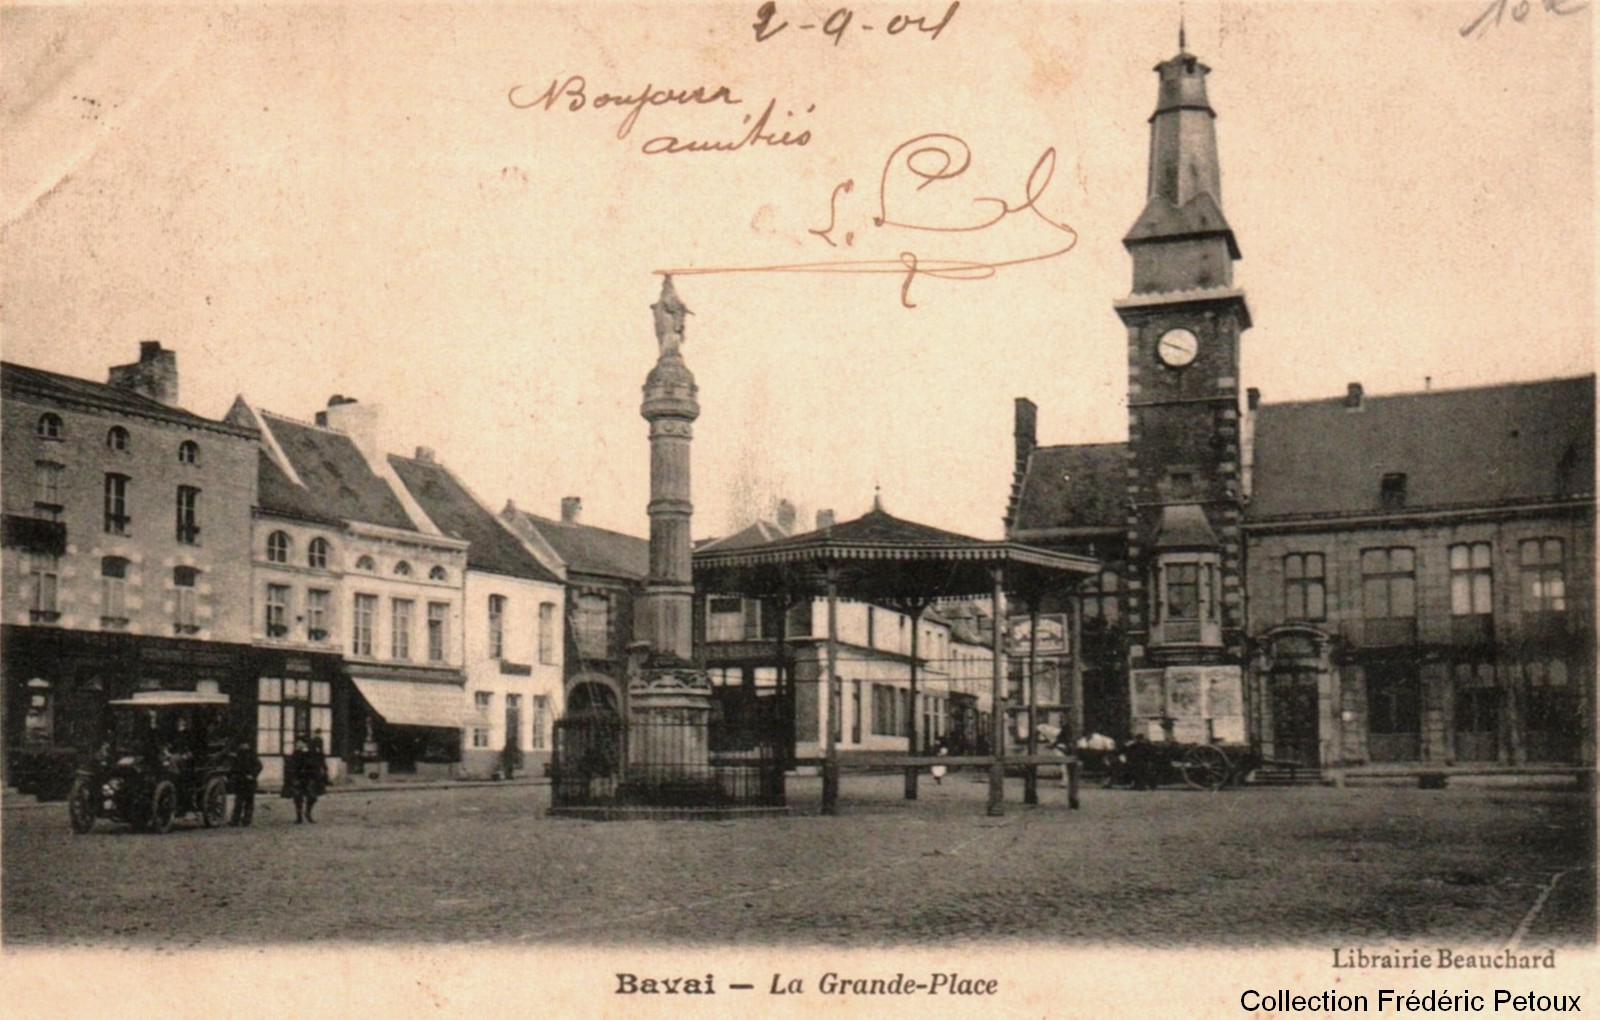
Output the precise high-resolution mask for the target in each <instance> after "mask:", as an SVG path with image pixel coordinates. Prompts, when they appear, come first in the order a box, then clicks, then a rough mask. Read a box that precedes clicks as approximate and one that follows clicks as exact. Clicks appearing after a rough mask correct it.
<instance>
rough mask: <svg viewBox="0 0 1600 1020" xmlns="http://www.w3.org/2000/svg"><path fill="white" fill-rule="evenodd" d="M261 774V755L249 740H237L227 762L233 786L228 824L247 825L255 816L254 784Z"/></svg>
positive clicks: (229, 777)
mask: <svg viewBox="0 0 1600 1020" xmlns="http://www.w3.org/2000/svg"><path fill="white" fill-rule="evenodd" d="M260 775H261V757H260V756H259V755H257V754H256V752H255V751H254V750H253V749H252V748H251V747H250V741H248V740H241V741H239V747H238V749H237V750H235V751H234V752H233V760H232V762H231V763H230V764H229V768H228V779H229V781H230V785H232V786H233V817H232V818H231V819H229V821H228V824H229V825H240V826H245V825H249V824H250V823H251V822H252V821H253V820H254V819H255V816H256V784H257V782H258V781H259V777H260Z"/></svg>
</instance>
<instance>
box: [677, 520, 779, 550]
mask: <svg viewBox="0 0 1600 1020" xmlns="http://www.w3.org/2000/svg"><path fill="white" fill-rule="evenodd" d="M784 537H786V536H785V535H784V533H783V531H782V529H780V528H779V527H778V526H777V525H776V524H773V523H771V522H770V521H760V520H758V521H756V522H755V523H754V524H751V525H750V526H749V527H747V528H744V529H743V530H740V531H735V532H734V533H733V534H731V535H727V536H725V537H723V538H711V539H707V540H705V541H703V542H696V543H695V546H694V551H695V552H699V551H700V550H701V549H718V550H726V549H747V548H749V547H750V546H753V545H765V544H766V543H768V542H776V541H777V540H778V539H780V538H784Z"/></svg>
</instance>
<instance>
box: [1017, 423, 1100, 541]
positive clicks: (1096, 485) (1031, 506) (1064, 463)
mask: <svg viewBox="0 0 1600 1020" xmlns="http://www.w3.org/2000/svg"><path fill="white" fill-rule="evenodd" d="M1127 485H1128V444H1127V443H1085V444H1082V445H1076V446H1041V447H1039V448H1038V449H1036V450H1034V451H1033V454H1032V456H1031V457H1029V458H1028V469H1027V472H1026V474H1025V475H1024V476H1023V480H1022V493H1021V495H1020V496H1019V498H1018V500H1017V511H1016V518H1015V520H1013V521H1012V524H1011V527H1012V530H1013V531H1032V530H1038V529H1043V528H1103V529H1111V528H1115V529H1119V530H1120V529H1124V528H1126V527H1127V519H1128V511H1127V509H1126V507H1125V502H1126V500H1127Z"/></svg>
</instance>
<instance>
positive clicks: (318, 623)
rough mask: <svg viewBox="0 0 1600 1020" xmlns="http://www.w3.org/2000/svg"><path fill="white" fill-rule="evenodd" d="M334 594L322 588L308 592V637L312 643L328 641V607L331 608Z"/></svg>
mask: <svg viewBox="0 0 1600 1020" xmlns="http://www.w3.org/2000/svg"><path fill="white" fill-rule="evenodd" d="M332 599H333V593H332V592H328V591H324V590H322V589H321V588H312V589H310V590H308V591H307V592H306V637H307V638H309V639H311V640H312V641H326V640H328V631H329V626H328V623H329V621H328V607H329V606H331V605H332V604H333V603H332Z"/></svg>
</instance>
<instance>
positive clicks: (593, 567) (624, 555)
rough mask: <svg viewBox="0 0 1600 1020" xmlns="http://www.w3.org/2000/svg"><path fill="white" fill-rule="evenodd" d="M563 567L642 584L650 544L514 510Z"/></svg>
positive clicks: (646, 574)
mask: <svg viewBox="0 0 1600 1020" xmlns="http://www.w3.org/2000/svg"><path fill="white" fill-rule="evenodd" d="M517 513H519V514H521V515H522V518H523V520H525V521H527V522H528V523H529V524H530V525H532V526H533V527H534V528H535V529H537V530H538V532H539V535H540V536H541V537H542V538H543V539H544V540H545V542H546V543H548V544H549V546H550V548H552V549H554V550H555V552H556V555H557V556H560V557H561V559H562V560H563V561H565V563H566V564H567V570H568V572H569V573H578V574H601V575H604V576H607V577H618V578H623V579H625V580H630V581H643V580H644V579H645V578H646V577H647V576H648V575H649V573H650V543H649V541H648V540H646V539H643V538H635V537H634V536H633V535H624V534H622V533H621V532H620V531H608V530H606V529H605V528H595V527H591V526H589V525H587V524H567V523H564V522H562V521H553V520H551V519H550V518H548V517H540V516H538V515H537V514H530V513H528V512H527V511H526V510H518V511H517Z"/></svg>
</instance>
